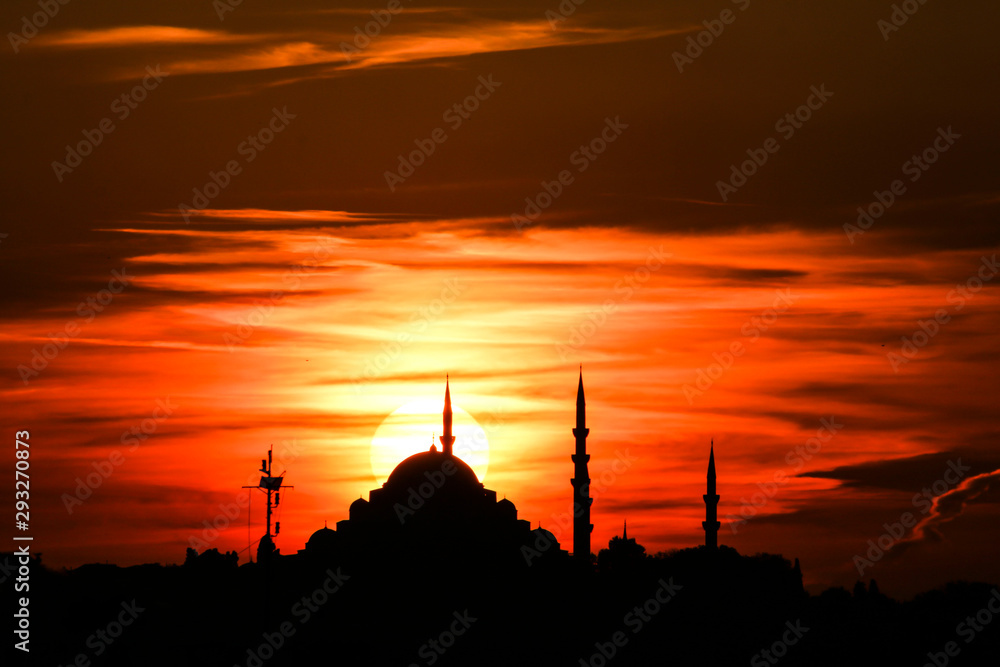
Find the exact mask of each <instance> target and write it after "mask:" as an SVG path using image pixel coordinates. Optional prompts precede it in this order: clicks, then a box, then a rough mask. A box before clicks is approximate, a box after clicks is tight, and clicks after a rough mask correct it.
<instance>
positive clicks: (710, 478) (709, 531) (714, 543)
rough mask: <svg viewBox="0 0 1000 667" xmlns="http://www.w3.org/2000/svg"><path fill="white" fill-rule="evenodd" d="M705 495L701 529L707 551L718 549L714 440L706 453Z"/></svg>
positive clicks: (717, 498)
mask: <svg viewBox="0 0 1000 667" xmlns="http://www.w3.org/2000/svg"><path fill="white" fill-rule="evenodd" d="M706 486H707V488H706V493H705V495H704V496H702V498H703V499H704V500H705V521H704V522H702V524H701V527H702V528H704V529H705V546H706V547H708V548H709V549H713V550H714V549H718V548H719V526H721V525H722V524H720V523H719V516H718V506H719V494H717V493H716V492H715V439H714V438H713V439H712V446H711V449H710V450H709V453H708V475H707V484H706Z"/></svg>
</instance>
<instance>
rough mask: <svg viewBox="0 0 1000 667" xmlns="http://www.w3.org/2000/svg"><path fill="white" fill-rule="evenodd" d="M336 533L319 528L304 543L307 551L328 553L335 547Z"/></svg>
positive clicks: (325, 528)
mask: <svg viewBox="0 0 1000 667" xmlns="http://www.w3.org/2000/svg"><path fill="white" fill-rule="evenodd" d="M337 539H338V537H337V531H335V530H330V529H329V528H327V527H326V526H324V527H322V528H320V529H319V530H317V531H316V532H315V533H313V534H312V536H311V537H310V538H309V541H308V542H306V550H307V551H328V550H329V549H332V548H334V547H336V546H337Z"/></svg>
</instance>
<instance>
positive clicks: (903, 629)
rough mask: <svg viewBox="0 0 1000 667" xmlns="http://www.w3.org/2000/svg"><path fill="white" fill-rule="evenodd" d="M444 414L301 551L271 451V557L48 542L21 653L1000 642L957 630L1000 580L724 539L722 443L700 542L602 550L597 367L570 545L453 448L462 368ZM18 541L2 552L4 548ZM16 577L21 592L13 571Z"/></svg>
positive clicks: (855, 651) (764, 650)
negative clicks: (893, 580)
mask: <svg viewBox="0 0 1000 667" xmlns="http://www.w3.org/2000/svg"><path fill="white" fill-rule="evenodd" d="M443 426H444V428H443V435H442V436H441V437H440V440H439V443H440V448H439V447H438V446H437V444H435V445H433V446H432V447H431V448H430V449H429V450H427V451H424V452H420V453H418V454H414V455H413V456H410V457H408V458H407V459H405V460H403V461H402V462H400V463H399V464H398V465H397V466H396V468H395V469H394V470H393V471H392V473H391V474H390V475H389V477H388V479H387V481H386V482H385V484H383V485H382V486H381V487H380V488H378V489H373V490H371V492H370V493H369V494H368V499H367V500H365V499H363V498H360V499H358V500H355V501H354V502H353V503H352V504H351V505H350V508H349V511H348V518H347V519H345V520H343V521H339V522H337V524H336V529H331V528H327V527H323V528H320V529H319V530H317V531H316V532H314V533H313V534H312V535H311V537H310V538H309V540H308V541H307V543H306V545H305V548H303V549H301V550H299V551H297V553H293V554H289V555H282V554H281V553H280V551H279V550H278V549H277V548H276V546H275V537H276V536H277V534H278V524H275V531H274V535H272V532H271V511H272V496H273V500H274V504H277V502H278V494H279V493H280V489H281V488H282V479H281V477H280V476H274V475H272V472H271V465H270V456H269V458H268V459H265V460H264V462H263V464H262V466H261V470H262V472H263V473H264V476H263V477H262V479H261V483H260V486H259V488H260V489H261V490H263V491H265V492H266V494H267V498H268V504H267V533H266V534H265V536H264V537H263V538H262V539H261V540H260V541H259V543H258V546H257V559H256V562H248V563H244V564H242V565H240V564H239V560H240V558H239V554H238V553H236V552H229V553H220V552H219V551H218V550H217V549H214V548H212V549H206V550H204V551H202V552H201V553H198V552H197V551H196V550H195V549H193V548H189V549H188V550H187V557H186V559H185V561H184V563H183V565H167V566H163V565H159V564H148V565H140V566H133V567H125V568H121V567H117V566H115V565H107V564H103V565H98V564H92V565H84V566H81V567H78V568H75V569H72V570H63V571H53V570H50V569H48V568H46V567H44V566H43V565H42V563H41V561H40V556H36V557H35V559H34V560H33V562H32V580H31V595H32V598H31V604H32V607H31V608H32V614H33V616H32V623H33V626H32V627H33V628H34V630H33V632H34V634H33V649H32V653H31V655H30V657H27V658H26V657H25V656H17V658H18V659H19V660H21V662H16V663H12V664H44V665H60V666H62V665H66V666H68V665H80V666H83V667H90V665H128V666H129V667H133V666H135V665H143V666H144V667H145V666H150V665H152V666H157V665H198V666H200V665H206V666H216V665H219V666H223V667H229V666H233V667H274V666H277V665H281V666H284V665H289V666H296V667H298V666H303V665H304V666H312V665H324V664H338V665H350V666H352V667H353V666H367V665H373V666H382V665H385V666H389V665H394V666H403V667H424V666H426V667H431V666H452V665H453V666H462V667H465V666H474V667H494V666H497V667H499V666H501V665H504V666H506V665H519V666H520V665H525V666H529V667H534V666H538V667H551V666H563V665H565V666H566V667H618V666H633V665H634V666H639V667H648V666H651V665H674V664H677V665H722V666H728V665H745V664H746V663H747V662H749V663H750V665H751V667H759V666H763V665H775V664H780V665H782V667H784V666H786V665H788V666H792V665H809V666H816V665H820V666H825V665H830V666H840V665H848V664H849V665H878V666H879V667H882V666H884V665H904V664H913V665H923V664H930V665H934V666H935V667H942V665H945V664H948V665H951V664H956V665H962V664H965V665H994V664H995V662H996V655H997V654H998V653H1000V638H998V635H1000V632H998V631H997V628H1000V623H996V624H994V625H993V626H992V629H991V628H986V629H985V630H984V631H983V632H982V633H980V634H979V635H978V636H977V637H976V640H975V642H974V643H972V644H969V645H967V646H965V645H963V646H962V647H961V655H960V656H959V657H958V658H955V656H954V655H952V654H948V653H944V652H943V651H944V649H943V648H942V647H945V646H948V644H947V642H948V641H949V640H953V639H954V628H955V622H956V621H955V620H954V619H960V618H962V617H963V616H964V615H967V614H969V613H972V614H975V613H976V611H977V610H979V609H981V608H982V607H983V604H984V603H985V601H988V600H989V599H990V596H991V594H993V593H995V592H996V591H995V588H994V587H993V586H992V585H990V584H985V583H954V584H949V585H948V587H946V588H944V589H943V590H940V591H934V592H931V593H928V594H926V595H923V596H918V597H917V598H916V599H915V600H913V601H911V602H907V603H902V604H901V603H898V602H896V601H894V600H892V599H890V598H888V597H887V596H885V595H883V594H882V593H881V592H880V591H879V589H878V586H877V584H876V583H875V581H874V580H871V581H869V582H868V583H867V584H866V583H865V582H862V581H858V582H857V584H856V586H855V587H854V590H853V591H851V592H849V591H847V590H845V589H843V588H832V589H829V590H827V591H825V592H823V593H822V594H820V595H818V596H817V595H810V594H808V593H807V592H806V591H805V589H804V587H803V583H802V581H803V576H802V571H801V568H800V566H799V561H798V559H795V560H794V563H792V562H789V561H788V560H786V559H785V558H783V557H781V556H779V555H774V554H767V553H759V554H755V555H741V554H739V553H737V551H736V550H735V549H733V548H731V547H728V546H725V545H719V544H718V539H719V534H718V533H719V527H720V523H719V520H718V514H717V511H718V505H719V501H720V496H719V494H718V493H717V489H716V466H715V451H714V443H712V444H710V448H709V459H708V469H707V474H706V489H705V494H704V495H703V497H702V499H703V502H704V504H705V520H704V521H703V522H702V529H703V531H704V534H705V542H704V544H702V545H698V546H696V547H692V548H687V549H679V550H673V551H668V552H661V553H657V554H652V555H650V554H647V553H645V551H646V550H645V548H644V547H643V546H642V545H641V544H639V543H638V541H637V540H636V538H635V537H629V536H628V527H627V524H625V523H624V521H623V524H622V526H623V527H622V535H621V536H616V537H614V538H612V539H611V540H610V542H609V544H608V546H607V548H604V549H600V550H598V552H597V554H596V556H595V555H594V554H593V553H592V551H591V534H592V530H593V525H592V524H591V516H590V510H591V506H592V500H593V499H592V498H591V494H590V481H591V480H590V476H589V470H588V464H589V462H590V455H589V454H588V453H587V437H588V435H589V433H590V431H589V429H588V428H587V423H586V400H585V397H584V390H583V376H582V371H581V374H580V378H579V381H578V385H577V399H576V422H575V426H574V428H573V429H572V434H573V436H574V438H575V447H574V449H573V453H572V454H571V455H570V460H571V462H572V464H573V473H574V475H573V477H572V478H571V480H570V487H571V491H572V503H573V508H574V511H573V545H572V552H569V551H567V550H564V549H563V548H562V547H561V546H560V545H559V543H558V541H557V540H556V538H555V536H554V535H553V534H552V533H551V532H549V531H547V530H544V529H542V528H540V527H539V528H535V529H533V530H532V529H531V524H530V523H529V522H528V521H527V520H524V519H519V518H518V511H517V508H516V507H515V505H514V503H513V502H512V501H510V500H508V499H506V498H501V499H500V500H497V494H496V492H494V491H491V490H490V489H487V488H485V486H484V485H483V483H482V482H480V481H479V479H478V478H477V477H476V474H475V472H474V471H473V470H472V468H470V467H469V466H468V465H467V464H466V463H465V462H463V461H462V460H461V458H460V457H459V456H457V455H456V454H455V452H454V444H455V437H454V435H453V432H452V411H451V389H450V383H449V382H448V380H447V379H446V384H445V400H444V411H443ZM255 488H257V487H255ZM285 488H287V487H285ZM568 491H569V490H568ZM569 499H570V498H569V496H568V495H567V500H569ZM109 550H110V551H113V550H114V545H109ZM13 558H14V556H13V554H0V565H2V566H4V567H7V566H8V565H9V563H11V562H12V560H13ZM0 587H2V589H3V590H4V591H5V593H6V592H7V588H10V589H11V594H10V595H9V596H7V599H11V600H12V599H13V598H14V594H13V578H7V579H5V580H2V581H0ZM998 597H1000V596H998ZM126 612H128V613H129V614H130V616H129V617H128V618H127V619H126V620H127V621H128V623H127V624H126V623H124V622H121V623H119V620H120V619H122V618H123V617H124V615H125V614H126ZM4 664H7V663H4Z"/></svg>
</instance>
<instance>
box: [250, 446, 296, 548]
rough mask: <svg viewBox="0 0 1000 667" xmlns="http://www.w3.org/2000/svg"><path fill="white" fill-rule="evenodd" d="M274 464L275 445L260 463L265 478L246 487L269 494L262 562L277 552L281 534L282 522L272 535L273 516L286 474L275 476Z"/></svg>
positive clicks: (290, 487) (275, 527) (262, 543)
mask: <svg viewBox="0 0 1000 667" xmlns="http://www.w3.org/2000/svg"><path fill="white" fill-rule="evenodd" d="M273 464H274V445H271V447H270V449H268V450H267V458H266V459H261V461H260V472H262V473H264V476H263V477H261V478H260V483H259V484H258V485H257V486H244V487H243V488H244V489H261V490H262V491H265V492H266V493H267V533H266V534H265V535H264V537H262V538H261V540H260V545H259V546H258V547H257V560H258V561H261V560H264V559H265V558H268V557H269V556H271V554H272V553H274V552H275V548H274V539H273V538H274V537H275V536H277V535H278V533H280V532H281V522H280V521H279V522H277V523H275V524H274V535H272V534H271V514H272V513H273V512H274V509H275V508H277V507H278V505H279V504H280V503H281V482H282V481H283V480H284V479H285V477H284V473H282V474H281V475H278V476H273V474H272V466H273ZM285 488H286V489H294V488H295V487H294V486H286V487H285Z"/></svg>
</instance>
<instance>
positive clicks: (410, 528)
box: [300, 379, 560, 560]
mask: <svg viewBox="0 0 1000 667" xmlns="http://www.w3.org/2000/svg"><path fill="white" fill-rule="evenodd" d="M442 417H443V427H444V428H443V434H442V435H441V436H440V438H439V441H440V444H441V448H440V449H438V447H437V446H436V445H434V444H432V445H431V447H430V449H428V450H427V451H424V452H420V453H417V454H414V455H412V456H410V457H408V458H406V459H404V460H403V461H402V462H400V463H399V464H398V465H397V466H396V468H395V469H394V470H393V471H392V473H391V474H390V475H389V478H388V480H387V481H386V482H385V483H384V484H383V485H382V486H381V487H380V488H377V489H372V490H371V491H370V492H369V494H368V500H365V499H364V498H358V499H357V500H355V501H354V502H353V503H351V506H350V508H349V510H348V518H347V519H345V520H343V521H338V522H337V529H336V530H335V531H334V530H330V529H329V528H326V527H324V528H321V529H320V530H318V531H316V532H315V533H313V534H312V536H311V537H310V538H309V541H308V542H307V543H306V548H305V549H304V550H303V551H302V552H300V554H304V555H306V556H308V557H316V556H334V555H343V556H345V557H347V558H348V559H351V560H365V559H371V558H377V557H380V556H381V555H383V554H386V553H394V552H405V553H408V554H411V555H413V556H414V557H416V558H421V557H423V556H425V555H429V554H431V553H448V552H451V553H464V554H469V555H470V556H473V555H474V556H475V557H477V558H481V559H487V560H490V559H492V560H496V559H504V558H506V559H508V560H513V559H514V558H519V557H520V549H521V548H522V547H525V546H530V545H535V544H536V543H544V544H546V548H545V549H544V550H542V551H545V552H549V553H550V554H557V553H559V552H560V550H559V548H558V543H557V542H556V541H555V538H554V537H553V536H552V534H551V533H550V532H549V531H546V530H542V529H541V528H537V529H535V530H532V529H531V524H530V522H528V521H526V520H523V519H518V518H517V507H516V506H515V505H514V503H513V502H511V501H510V500H508V499H506V498H501V499H500V500H497V493H496V491H493V490H490V489H487V488H486V487H485V486H484V484H483V483H482V482H480V481H479V478H478V477H477V476H476V473H475V472H474V471H473V470H472V468H471V467H470V466H469V465H468V464H467V463H466V462H465V461H463V460H462V459H461V458H459V457H458V456H456V455H455V453H454V450H453V447H454V444H455V436H454V434H453V413H452V408H451V384H450V381H449V380H448V379H446V380H445V396H444V410H443V414H442Z"/></svg>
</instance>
